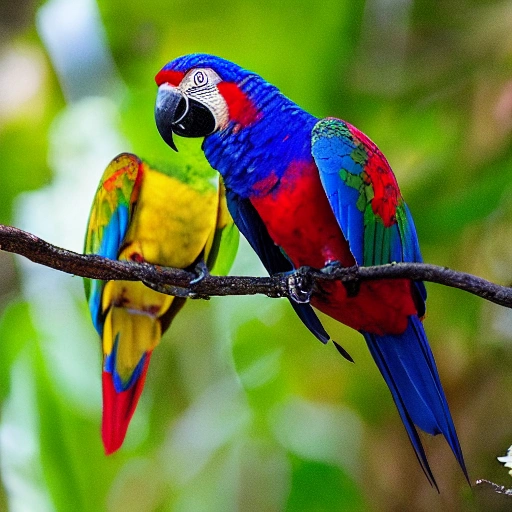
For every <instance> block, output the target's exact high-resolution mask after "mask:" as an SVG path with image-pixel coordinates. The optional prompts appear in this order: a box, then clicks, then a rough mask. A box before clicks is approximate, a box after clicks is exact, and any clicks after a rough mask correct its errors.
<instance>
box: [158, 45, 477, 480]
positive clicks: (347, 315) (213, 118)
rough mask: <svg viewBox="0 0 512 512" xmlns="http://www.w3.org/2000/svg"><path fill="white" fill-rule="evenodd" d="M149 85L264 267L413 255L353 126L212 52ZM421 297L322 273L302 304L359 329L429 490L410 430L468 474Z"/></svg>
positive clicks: (301, 309) (388, 173) (403, 286)
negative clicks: (199, 156) (210, 171)
mask: <svg viewBox="0 0 512 512" xmlns="http://www.w3.org/2000/svg"><path fill="white" fill-rule="evenodd" d="M156 83H157V86H158V93H157V98H156V105H155V120H156V125H157V128H158V130H159V132H160V134H161V136H162V138H163V139H164V141H165V142H167V144H168V145H169V146H170V147H171V148H173V149H176V147H175V145H174V140H173V135H174V134H177V135H180V136H184V137H204V140H203V146H202V147H203V150H204V153H205V156H206V158H207V159H208V161H209V162H210V164H211V166H212V167H213V168H214V169H217V170H218V171H219V172H220V174H221V175H222V177H223V179H224V183H225V186H226V190H227V199H228V207H229V210H230V212H231V215H232V217H233V219H234V221H235V224H236V225H237V226H238V228H239V229H240V231H241V232H242V234H243V235H244V236H245V237H246V238H247V240H248V241H249V243H250V244H251V245H252V247H253V249H254V250H255V251H256V253H257V254H258V255H259V257H260V259H261V260H262V262H263V264H264V265H265V266H266V268H267V270H268V271H269V272H270V273H271V274H274V273H277V272H286V271H291V270H293V269H297V268H299V267H301V266H309V267H313V268H317V269H322V268H324V267H327V268H329V267H330V266H332V265H333V264H341V265H343V266H345V267H350V266H353V265H363V266H368V265H381V264H386V263H391V262H421V261H422V258H421V253H420V249H419V245H418V238H417V235H416V229H415V227H414V223H413V220H412V216H411V213H410V211H409V208H408V207H407V205H406V204H405V202H404V200H403V198H402V195H401V193H400V189H399V187H398V184H397V181H396V178H395V176H394V174H393V172H392V170H391V167H390V165H389V163H388V162H387V160H386V158H385V157H384V155H383V154H382V153H381V152H380V150H379V149H378V147H377V146H376V145H375V144H374V143H373V142H372V141H371V140H370V139H369V138H368V137H367V136H366V135H365V134H364V133H362V132H361V131H359V130H358V129H357V128H356V127H354V126H352V125H351V124H349V123H347V122H345V121H342V120H341V119H336V118H325V119H318V118H316V117H315V116H313V115H311V114H309V113H308V112H306V111H305V110H303V109H302V108H300V107H299V106H298V105H297V104H295V103H294V102H293V101H291V100H290V99H288V98H287V97H285V96H284V95H283V94H282V93H281V92H280V91H279V90H278V89H277V87H275V86H273V85H271V84H270V83H268V82H266V81H265V80H264V79H263V78H261V77H260V76H258V75H257V74H255V73H253V72H250V71H247V70H245V69H243V68H241V67H240V66H238V65H236V64H234V63H232V62H229V61H227V60H224V59H221V58H219V57H216V56H213V55H206V54H191V55H185V56H183V57H179V58H177V59H175V60H173V61H171V62H169V63H168V64H166V65H165V66H164V67H163V68H162V69H161V70H160V71H159V72H158V74H157V75H156ZM425 300H426V290H425V287H424V285H423V283H422V282H418V281H416V282H411V281H410V280H407V279H398V280H376V281H365V282H362V283H360V284H359V285H357V286H353V285H350V286H349V285H345V284H343V283H341V282H339V281H324V282H322V283H321V284H319V285H318V290H317V291H316V292H315V293H314V294H313V295H312V297H311V301H310V303H311V304H312V305H313V306H315V307H316V308H317V309H319V310H320V311H322V312H324V313H326V314H327V315H329V316H331V317H332V318H334V319H336V320H338V321H340V322H342V323H343V324H345V325H348V326H350V327H352V328H353V329H356V330H357V331H359V332H361V334H362V335H363V336H364V338H365V340H366V343H367V345H368V348H369V350H370V352H371V355H372V356H373V358H374V360H375V363H376V364H377V366H378V368H379V370H380V372H381V374H382V376H383V377H384V380H385V381H386V383H387V385H388V387H389V390H390V391H391V395H392V397H393V399H394V402H395V404H396V407H397V409H398V412H399V414H400V416H401V419H402V421H403V423H404V426H405V429H406V431H407V434H408V436H409V439H410V441H411V444H412V446H413V448H414V451H415V453H416V457H417V458H418V461H419V463H420V465H421V467H422V469H423V471H424V473H425V475H426V477H427V479H428V480H429V482H430V483H431V485H433V486H435V487H436V488H437V484H436V482H435V479H434V476H433V474H432V471H431V468H430V466H429V463H428V460H427V456H426V454H425V451H424V448H423V445H422V442H421V439H420V437H419V433H418V430H417V428H419V429H421V430H423V431H425V432H427V433H429V434H431V435H436V434H442V435H443V436H444V437H445V438H446V441H447V442H448V444H449V446H450V448H451V449H452V451H453V453H454V455H455V458H456V459H457V461H458V463H459V464H460V466H461V468H462V471H463V472H464V475H465V476H466V478H468V474H467V470H466V466H465V463H464V458H463V455H462V450H461V447H460V444H459V440H458V438H457V434H456V431H455V427H454V424H453V420H452V417H451V415H450V411H449V408H448V403H447V401H446V397H445V394H444V392H443V388H442V386H441V382H440V379H439V375H438V371H437V368H436V364H435V362H434V357H433V355H432V352H431V349H430V347H429V344H428V341H427V337H426V335H425V331H424V328H423V323H422V320H423V317H424V315H425ZM305 306H306V305H305V304H300V305H298V306H296V307H295V309H296V311H297V312H298V314H299V316H300V317H301V320H302V321H303V322H304V323H305V324H306V326H307V327H309V328H310V329H311V331H312V332H313V334H315V335H316V336H317V337H318V338H319V339H321V340H322V341H324V342H327V341H328V340H329V335H328V334H327V333H325V331H322V327H321V323H320V321H319V319H318V318H317V317H316V314H315V313H314V311H313V310H312V309H311V308H306V307H305ZM308 306H309V304H308ZM337 348H338V349H339V350H340V351H341V352H342V354H343V355H344V356H345V357H347V358H349V357H350V356H348V354H347V353H346V351H344V350H343V349H342V348H341V347H339V346H337ZM468 481H469V480H468Z"/></svg>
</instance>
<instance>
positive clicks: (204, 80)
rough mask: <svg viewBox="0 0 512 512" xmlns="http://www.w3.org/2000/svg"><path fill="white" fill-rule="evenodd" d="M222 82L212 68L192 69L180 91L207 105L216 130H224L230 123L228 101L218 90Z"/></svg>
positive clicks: (181, 84)
mask: <svg viewBox="0 0 512 512" xmlns="http://www.w3.org/2000/svg"><path fill="white" fill-rule="evenodd" d="M220 82H222V79H221V78H220V76H219V75H218V74H217V73H215V71H214V70H213V69H211V68H197V69H191V70H190V71H189V72H188V73H187V74H186V75H185V76H184V78H183V80H182V81H181V83H180V85H179V86H178V89H179V90H180V91H181V92H182V94H183V95H185V96H186V97H188V98H190V99H194V100H197V101H199V102H200V103H202V104H204V105H206V106H207V107H208V108H209V109H210V110H211V112H212V114H213V117H214V118H215V129H216V130H217V129H219V128H224V127H225V126H226V125H227V123H228V121H229V111H228V105H227V103H226V100H225V99H224V97H223V96H222V94H221V93H220V92H219V90H218V89H217V84H219V83H220Z"/></svg>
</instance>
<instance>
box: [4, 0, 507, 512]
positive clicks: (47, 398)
mask: <svg viewBox="0 0 512 512" xmlns="http://www.w3.org/2000/svg"><path fill="white" fill-rule="evenodd" d="M50 7H51V8H52V9H53V10H49V8H50ZM81 10H83V13H82V11H81ZM77 12H78V13H79V15H78V16H77V14H76V13H77ZM80 13H82V14H80ZM77 20H79V21H80V20H81V22H80V23H78V22H77ZM84 20H85V21H84ZM82 22H83V23H82ZM85 22H87V23H88V24H89V25H88V26H90V30H91V31H92V32H87V30H85V29H84V27H83V25H84V24H87V23H85ZM82 33H83V34H86V36H84V37H82V36H81V35H80V34H82ZM87 34H89V35H88V36H87ZM52 37H57V45H56V48H57V49H55V48H54V49H53V50H52V44H51V40H52ZM59 38H60V39H59ZM77 41H80V42H81V43H80V45H78V43H77ZM63 50H68V51H69V52H70V54H69V55H68V57H67V61H66V62H67V63H66V65H65V66H64V67H61V68H59V64H58V55H59V52H61V51H63ZM195 51H201V52H208V53H214V54H218V55H220V56H222V57H225V58H228V59H230V60H233V61H235V62H237V63H238V64H241V65H242V66H244V67H247V68H249V69H252V70H254V71H256V72H258V73H259V74H261V75H262V76H264V77H265V78H266V79H267V80H269V81H270V82H272V83H274V84H276V85H277V86H278V87H279V88H280V89H281V90H282V91H283V92H284V93H285V94H286V95H287V96H289V97H290V98H292V99H293V100H295V101H296V102H297V103H299V104H300V105H302V106H303V107H304V108H305V109H307V110H308V111H310V112H312V113H314V114H316V115H318V116H326V115H334V116H337V117H341V118H343V119H346V120H347V121H349V122H351V123H352V124H354V125H356V126H357V127H358V128H360V129H361V130H363V131H364V132H365V133H367V134H368V135H369V136H370V137H371V138H372V139H373V140H374V141H375V142H376V143H377V144H378V145H379V147H380V148H381V149H382V151H383V152H384V154H385V155H386V156H387V158H388V160H389V161H390V163H391V165H392V167H393V169H394V171H395V173H396V175H397V178H398V181H399V183H400V185H401V188H402V192H403V195H404V196H405V198H406V200H407V202H408V204H409V206H410V208H411V210H412V213H413V216H414V218H415V221H416V226H417V230H418V234H419V238H420V242H421V246H422V251H423V255H424V259H425V261H427V262H429V263H435V264H439V265H446V266H449V267H452V268H455V269H458V270H463V271H466V272H470V273H474V274H477V275H480V276H482V277H486V278H488V279H491V280H493V281H495V282H499V283H501V284H510V283H511V282H512V244H511V240H512V144H511V140H512V139H511V135H512V2H510V1H484V0H480V1H476V0H474V1H467V0H463V1H459V0H448V1H443V2H434V1H426V0H415V1H413V0H393V1H391V0H390V1H386V2H383V1H379V0H373V1H368V2H361V1H352V0H324V1H311V0H310V1H308V2H306V1H302V0H282V1H280V2H276V1H275V0H259V1H258V2H249V1H241V0H231V1H225V2H208V1H204V0H196V1H195V2H187V1H185V0H176V1H172V2H171V1H169V2H162V1H157V0H147V1H145V2H141V1H139V0H126V1H123V2H121V1H109V2H107V1H106V0H101V1H99V5H98V6H96V4H94V2H92V1H88V0H76V1H75V0H60V1H56V0H55V1H52V2H48V3H47V4H46V5H45V4H43V3H38V2H33V1H20V2H16V3H14V2H11V3H6V2H2V3H0V162H1V164H0V165H1V175H0V222H2V223H7V224H9V223H10V224H13V225H16V226H19V227H22V228H24V229H27V230H29V231H31V232H34V233H35V234H37V235H39V236H42V237H43V238H45V239H46V240H48V241H50V242H53V243H56V244H58V245H61V246H64V247H66V248H69V249H74V250H81V243H82V240H83V236H84V233H85V222H86V219H87V215H88V211H89V206H90V203H91V201H92V197H93V194H94V189H95V187H96V185H97V182H98V180H99V177H100V176H101V174H102V172H103V170H104V168H105V166H106V164H107V163H108V161H109V160H110V159H111V158H113V157H114V156H115V155H116V154H117V153H118V152H120V151H123V150H131V151H135V152H136V153H137V154H140V155H141V156H145V157H147V158H149V159H150V160H152V161H153V162H165V161H166V160H167V159H172V158H176V156H175V155H174V154H173V153H172V152H171V151H170V150H169V148H167V147H166V146H165V144H164V143H163V142H162V141H161V139H160V137H159V135H158V133H157V131H156V128H155V126H154V121H153V105H154V97H155V92H156V86H155V85H154V82H153V78H154V75H155V74H156V72H157V71H158V70H159V69H160V68H161V67H162V66H163V64H165V63H166V62H167V61H168V60H171V59H173V58H174V57H176V56H178V55H181V54H185V53H190V52H195ZM233 272H234V273H237V274H242V273H243V274H248V275H251V274H252V275H254V274H262V273H263V271H262V269H261V266H260V265H259V263H258V261H257V259H256V257H255V256H254V255H253V254H252V253H251V251H250V250H249V249H248V247H247V246H246V245H242V247H241V250H240V253H239V257H238V260H237V262H236V264H235V268H234V269H233ZM0 283H1V284H0V310H1V317H0V399H1V401H2V409H1V422H0V470H1V476H2V489H1V490H0V495H1V498H0V499H1V502H0V510H14V511H25V510H37V511H51V510H57V511H68V510H69V511H101V510H106V511H111V512H117V511H120V512H121V511H123V512H126V511H132V510H133V511H168V510H172V511H191V512H195V511H203V510H204V511H231V510H233V511H235V510H243V511H267V510H268V511H273V510H276V511H277V510H289V511H300V510H304V511H306V510H307V511H331V510H333V511H338V510H339V511H345V510H349V511H351V510H354V511H358V510H364V511H366V510H368V511H395V510H396V511H399V510H408V511H413V510H418V511H423V510H424V511H427V510H447V511H458V510H470V511H471V510H510V509H511V508H512V498H508V500H507V499H506V498H503V497H500V496H498V495H495V494H494V493H492V492H488V491H486V490H485V489H482V488H477V489H475V490H473V491H471V490H470V488H469V487H468V485H467V483H466V482H465V480H464V477H463V475H462V472H461V471H460V469H459V468H458V467H457V463H456V461H455V459H454V457H453V455H452V454H451V452H450V450H449V448H448V447H447V445H446V443H445V441H444V440H443V439H442V438H429V437H428V436H422V439H423V441H424V444H425V447H426V451H427V454H428V456H429V460H430V462H431V466H432V469H433V471H434V474H435V476H436V478H437V481H438V483H439V487H440V490H441V493H440V494H439V495H438V494H437V493H436V492H435V491H434V490H433V489H431V488H430V486H429V485H428V483H427V481H426V479H425V477H424V475H423V474H422V472H421V469H420V467H419V465H418V463H417V461H416V459H415V457H414V453H413V451H412V449H411V448H410V446H409V442H408V439H407V436H406V434H405V431H404V429H403V427H402V425H401V422H400V419H399V416H398V414H397V412H396V410H395V407H394V404H393V402H392V399H391V396H390V394H389V392H388V391H387V389H386V386H385V384H384V382H383V380H382V378H381V377H380V374H379V373H378V371H377V370H376V367H375V365H374V363H373V361H372V360H371V357H370V355H369V354H368V351H367V349H366V347H365V344H364V342H363V339H362V337H361V336H360V335H358V334H357V333H355V332H353V331H350V330H349V329H348V328H345V327H343V326H341V325H339V324H337V323H336V322H334V321H332V320H331V319H328V318H325V317H323V320H325V325H326V327H327V330H328V331H329V332H330V333H331V334H332V336H333V337H334V339H336V340H338V341H340V342H341V343H342V344H343V346H344V347H345V348H347V349H348V350H349V352H350V353H351V354H352V356H353V357H354V359H355V361H356V364H355V365H351V364H349V363H347V362H346V361H344V360H343V359H342V358H340V357H339V356H338V355H337V353H336V351H335V350H334V347H333V346H332V345H329V346H327V347H324V346H322V345H321V344H320V343H318V342H317V341H316V340H315V339H314V338H313V337H312V336H311V335H310V334H309V333H308V332H307V331H306V330H305V329H304V327H302V325H301V324H300V322H299V321H298V319H297V318H296V317H295V316H294V314H293V312H292V311H291V308H290V307H289V305H288V303H287V302H286V301H284V300H273V299H268V298H264V297H242V298H229V297H228V298H214V299H212V300H211V301H210V302H208V303H207V302H200V301H194V302H190V303H189V304H187V305H186V307H185V308H184V310H183V312H182V313H180V315H178V317H177V319H176V321H175V322H174V323H173V325H172V327H171V329H170V330H169V332H168V333H167V335H166V336H165V338H164V340H163V342H162V344H161V345H160V346H159V347H158V348H157V350H156V351H155V353H154V356H153V358H152V363H151V367H150V370H149V373H148V379H147V384H146V389H145V391H144V394H143V396H142V398H141V402H140V404H139V407H138V410H137V412H136V414H135V417H134V419H133V421H132V424H131V427H130V429H129V432H128V436H127V438H126V441H125V444H124V445H123V447H122V449H121V450H120V451H119V452H117V453H116V454H114V455H112V456H110V457H108V458H107V457H105V456H104V454H103V449H102V445H101V440H100V433H99V424H100V416H101V388H100V368H101V363H100V348H99V341H98V340H97V338H96V333H95V331H94V329H93V327H92V324H91V322H90V320H89V317H88V312H87V308H86V304H85V299H84V297H83V290H82V284H81V280H80V279H79V278H76V277H71V276H68V275H65V274H60V273H58V272H56V271H51V270H47V269H44V268H41V267H37V266H36V265H34V264H32V263H30V262H27V261H26V260H22V259H21V258H14V257H12V256H11V255H9V254H6V253H0ZM427 288H428V292H429V301H428V312H427V319H426V321H425V325H426V330H427V333H428V336H429V339H430V341H431V344H432V347H433V351H434V354H435V357H436V360H437V363H438V367H439V371H440V374H441V380H442V382H443V385H444V388H445V391H446V394H447V397H448V402H449V403H450V407H451V410H452V413H453V417H454V421H455V424H456V427H457V431H458V434H459V438H460V441H461V445H462V448H463V451H464V454H465V457H466V463H467V466H468V470H469V474H470V477H471V480H472V481H473V482H474V481H475V480H476V479H478V478H486V479H490V480H493V481H495V482H497V483H499V484H503V485H506V486H510V484H511V480H510V477H509V475H508V474H507V471H506V470H505V469H504V468H503V467H502V465H501V464H500V463H498V462H497V460H496V457H497V456H500V455H504V454H505V451H506V449H507V448H508V446H509V445H510V444H512V423H511V419H512V378H511V376H510V368H512V313H510V311H508V310H505V309H503V308H500V307H498V306H494V305H491V304H488V303H485V302H484V301H483V300H481V299H477V298H475V297H473V296H470V295H468V294H465V293H463V292H461V291H456V290H452V289H448V288H445V287H442V286H439V285H430V284H429V285H427Z"/></svg>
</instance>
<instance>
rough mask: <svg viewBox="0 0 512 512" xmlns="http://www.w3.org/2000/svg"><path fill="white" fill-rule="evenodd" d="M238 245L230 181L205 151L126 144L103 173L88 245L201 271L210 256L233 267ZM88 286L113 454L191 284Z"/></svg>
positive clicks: (95, 250) (222, 269)
mask: <svg viewBox="0 0 512 512" xmlns="http://www.w3.org/2000/svg"><path fill="white" fill-rule="evenodd" d="M199 153H200V152H199ZM237 248H238V231H237V230H236V228H235V227H234V225H233V220H232V219H231V217H230V215H229V213H228V211H227V206H226V198H225V189H224V187H223V185H222V182H221V181H219V178H218V175H217V173H215V171H214V170H213V169H212V168H211V167H210V166H209V165H208V163H207V162H206V161H205V159H204V156H203V155H202V154H201V153H200V154H199V155H196V154H194V152H193V151H191V152H190V153H188V154H187V155H186V157H185V158H184V159H183V158H181V159H179V158H175V159H174V160H173V161H171V162H170V163H169V164H168V166H167V168H166V169H163V170H157V169H155V168H153V167H151V166H150V165H148V164H147V163H146V162H144V161H142V160H140V159H139V158H138V157H137V156H135V155H132V154H129V153H122V154H121V155H119V156H117V157H116V158H115V159H114V160H112V162H110V164H109V165H108V167H107V168H106V170H105V172H104V173H103V176H102V178H101V181H100V184H99V186H98V190H97V192H96V196H95V197H94V201H93V205H92V209H91V214H90V217H89V223H88V227H87V235H86V240H85V250H84V252H85V253H86V254H99V255H100V256H104V257H107V258H110V259H119V260H126V261H134V262H138V263H142V262H147V263H152V264H154V265H162V266H168V267H177V268H184V269H190V270H194V269H195V268H196V267H198V270H200V271H201V272H204V271H205V268H204V267H201V266H202V265H206V266H207V267H208V268H210V269H211V270H212V272H214V273H220V274H225V273H227V272H228V271H229V269H230V267H231V264H232V263H233V260H234V257H235V254H236V251H237ZM85 291H86V295H87V299H88V303H89V310H90V313H91V316H92V320H93V323H94V326H95V328H96V330H97V332H98V334H99V335H100V337H101V340H102V345H103V370H102V387H103V416H102V428H101V433H102V439H103V445H104V447H105V452H106V453H107V454H110V453H112V452H114V451H116V450H117V449H118V448H119V447H120V446H121V444H122V443H123V440H124V438H125V435H126V431H127V429H128V425H129V423H130V420H131V418H132V416H133V413H134V412H135V408H136V406H137V403H138V401H139V398H140V395H141V393H142V389H143V387H144V382H145V379H146V373H147V370H148V365H149V361H150V359H151V355H152V353H153V350H154V349H155V347H156V346H157V345H158V344H159V343H160V338H161V337H162V335H163V333H164V332H165V331H166V330H167V329H168V328H169V326H170V324H171V321H172V320H173V318H174V317H175V316H176V314H177V313H178V312H179V310H180V309H181V308H182V307H183V305H184V302H185V300H186V299H185V297H186V294H185V295H183V296H171V295H166V294H162V293H159V292H157V291H154V290H152V289H150V288H148V287H146V286H145V285H144V284H142V283H141V282H138V281H100V280H96V279H92V280H89V279H86V280H85ZM182 291H183V290H182ZM174 292H175V293H176V294H178V293H177V292H179V290H178V289H176V290H174Z"/></svg>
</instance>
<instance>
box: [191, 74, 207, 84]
mask: <svg viewBox="0 0 512 512" xmlns="http://www.w3.org/2000/svg"><path fill="white" fill-rule="evenodd" d="M206 82H208V77H207V76H206V74H205V73H203V72H202V71H197V72H196V73H195V74H194V85H198V86H199V85H204V84H205V83H206Z"/></svg>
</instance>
